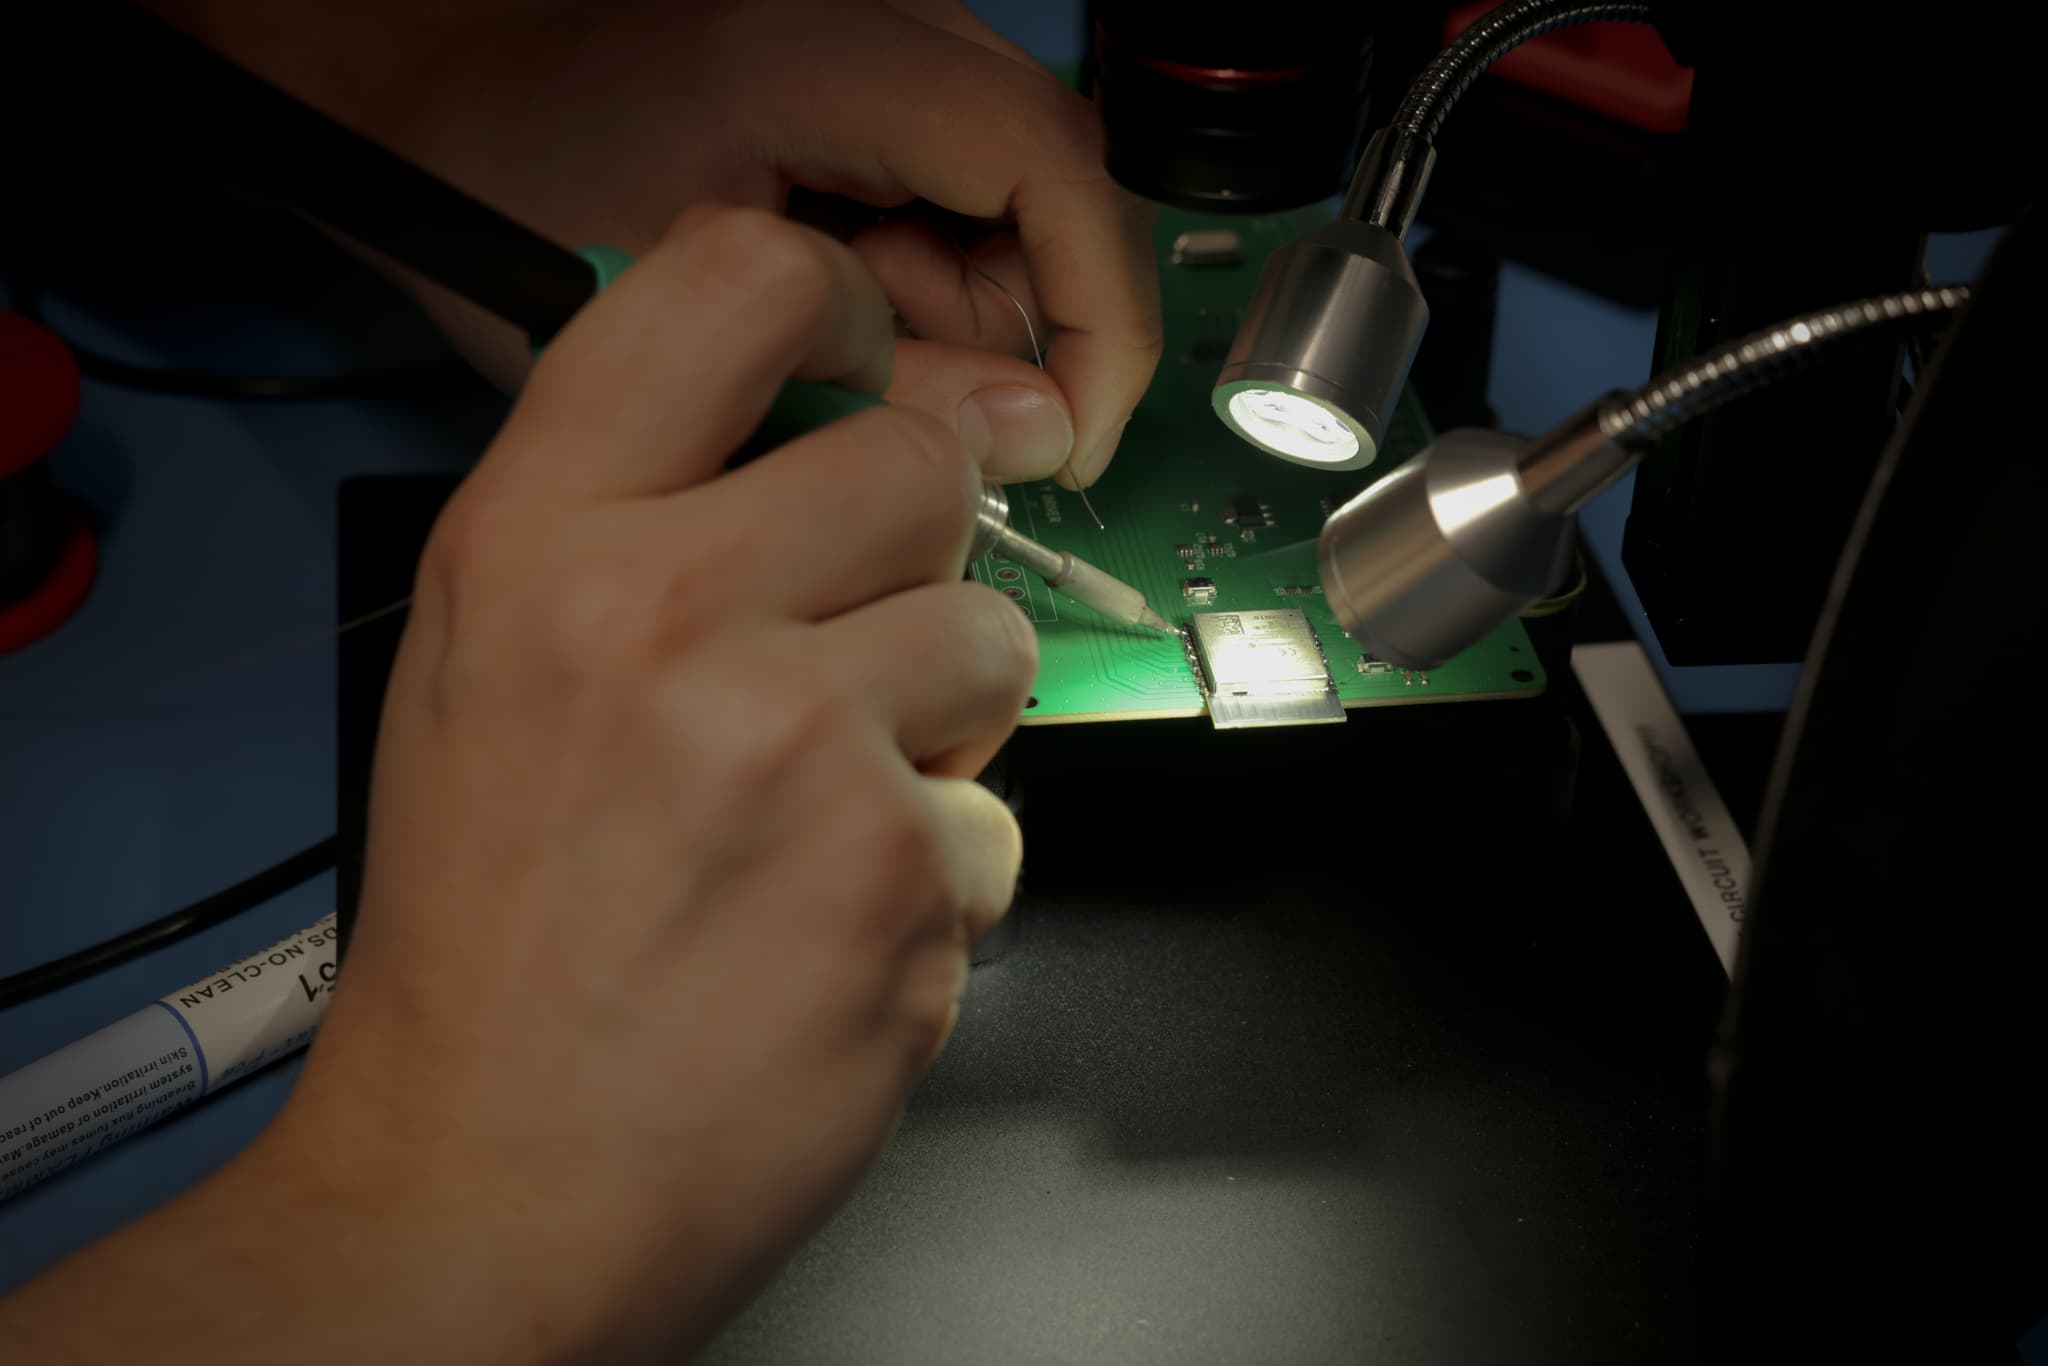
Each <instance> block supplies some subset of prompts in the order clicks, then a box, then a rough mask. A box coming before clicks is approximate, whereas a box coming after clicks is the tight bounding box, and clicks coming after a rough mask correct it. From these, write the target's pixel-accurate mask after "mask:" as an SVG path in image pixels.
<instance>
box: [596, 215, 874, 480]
mask: <svg viewBox="0 0 2048 1366" xmlns="http://www.w3.org/2000/svg"><path fill="white" fill-rule="evenodd" d="M576 254H577V255H578V256H581V257H582V258H583V259H584V260H585V261H587V262H588V263H589V264H590V268H591V270H592V271H593V272H595V273H596V275H597V290H603V289H605V288H607V287H608V286H610V284H611V283H612V281H614V280H616V279H618V278H619V276H620V274H621V273H623V272H624V271H625V269H626V267H628V266H630V265H632V264H633V258H632V256H631V255H629V254H628V253H626V252H623V251H620V250H619V249H618V248H616V247H582V248H580V249H578V251H577V253H576ZM597 290H594V291H592V292H593V293H595V292H597ZM882 401H883V400H882V396H881V395H880V394H863V393H858V392H856V391H854V390H852V389H844V388H841V387H840V386H839V385H837V384H822V383H819V382H817V381H814V380H791V381H790V382H789V383H787V384H785V385H783V386H782V392H781V393H780V394H777V395H776V396H775V402H774V404H773V405H771V406H770V407H769V409H768V415H767V416H766V417H764V418H763V419H761V425H760V426H759V427H757V428H755V429H754V434H753V435H752V436H750V437H748V438H747V440H746V442H745V443H744V444H743V445H742V446H741V447H740V448H739V450H737V451H735V452H734V453H733V457H732V459H731V460H730V461H728V462H727V468H728V469H730V468H732V467H734V466H738V465H744V464H746V463H747V462H748V461H749V460H752V459H754V458H755V457H756V456H759V455H765V454H767V453H768V452H769V451H772V450H774V449H775V448H776V447H777V446H780V445H783V444H785V443H787V442H790V441H794V440H795V439H796V438H798V437H800V436H802V435H803V434H804V433H806V432H814V431H816V430H818V428H820V427H824V426H827V425H829V424H831V423H833V422H837V421H838V420H839V419H840V418H842V417H846V416H849V415H850V414H853V413H857V412H859V411H861V410H862V409H863V408H873V407H875V406H877V405H878V404H880V403H881V402H882Z"/></svg>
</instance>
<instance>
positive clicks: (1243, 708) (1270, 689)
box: [1188, 607, 1344, 730]
mask: <svg viewBox="0 0 2048 1366" xmlns="http://www.w3.org/2000/svg"><path fill="white" fill-rule="evenodd" d="M1188 657H1189V662H1190V663H1191V664H1192V665H1193V667H1194V670H1195V680H1196V682H1198V683H1199V684H1200V685H1201V688H1202V692H1203V694H1204V696H1205V697H1206V698H1207V699H1208V703H1209V720H1210V722H1211V723H1213V724H1214V725H1215V727H1216V729H1218V730H1240V729H1247V728H1250V727H1253V726H1304V725H1315V724H1318V723H1321V722H1325V721H1342V720H1343V719H1344V705H1343V703H1342V702H1341V701H1340V700H1339V699H1338V696H1337V684H1336V680H1335V679H1333V678H1331V677H1330V665H1329V662H1328V661H1327V660H1325V659H1324V657H1323V647H1322V644H1321V642H1319V641H1318V640H1317V639H1316V633H1315V628H1314V627H1312V626H1310V625H1309V620H1308V617H1307V616H1306V615H1304V614H1303V613H1302V611H1301V609H1300V608H1297V607H1284V608H1267V609H1264V610H1262V611H1257V612H1197V613H1195V614H1194V620H1193V623H1192V625H1191V626H1190V628H1189V636H1188Z"/></svg>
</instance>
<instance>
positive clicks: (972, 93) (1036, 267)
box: [760, 17, 1160, 475]
mask: <svg viewBox="0 0 2048 1366" xmlns="http://www.w3.org/2000/svg"><path fill="white" fill-rule="evenodd" d="M831 40H832V45H833V51H834V54H835V55H834V59H833V60H832V62H830V63H829V64H828V63H824V62H818V63H793V64H792V65H791V66H790V67H789V68H786V69H780V70H776V71H772V72H768V73H766V74H765V75H764V77H763V87H764V88H763V89H762V91H761V92H760V93H761V97H762V98H763V100H764V101H772V102H773V104H774V107H776V108H779V109H783V110H784V111H785V117H786V118H788V119H790V120H792V121H795V120H799V119H801V120H803V121H805V123H806V124H810V123H817V124H819V125H820V126H829V128H830V130H831V135H830V136H829V137H825V136H818V137H814V138H808V139H799V140H798V141H796V142H795V143H794V144H793V145H792V146H790V147H789V148H787V149H786V152H785V158H786V159H785V162H784V166H785V169H786V170H787V171H788V172H789V174H790V175H791V176H792V178H794V179H795V180H796V181H798V182H799V183H803V184H812V185H829V186H832V187H833V188H835V189H836V190H838V191H840V192H842V193H850V194H854V195H856V197H859V198H862V199H865V200H869V201H871V202H874V203H889V202H896V201H897V200H898V199H900V198H901V197H902V196H904V195H906V194H907V195H914V196H916V197H918V198H921V199H926V200H929V201H931V202H932V203H934V204H937V205H939V206H940V207H941V208H944V209H948V210H950V211H952V212H954V213H957V214H960V215H963V216H965V217H969V218H980V219H1007V220H1011V221H1014V222H1015V223H1016V224H1017V227H1018V234H1019V239H1020V241H1021V243H1022V245H1023V248H1024V253H1025V264H1026V267H1027V269H1028V271H1029V273H1030V277H1031V286H1032V294H1033V296H1034V297H1035V299H1036V301H1037V303H1038V304H1039V306H1040V307H1041V308H1042V309H1043V310H1044V314H1045V316H1046V318H1047V320H1048V321H1049V322H1050V323H1051V325H1052V326H1053V328H1054V329H1056V330H1058V331H1061V332H1064V333H1067V334H1069V335H1067V336H1065V337H1062V338H1061V339H1059V340H1056V341H1054V342H1053V344H1052V347H1051V357H1052V358H1056V359H1050V358H1049V361H1048V364H1049V367H1050V368H1051V369H1052V372H1053V374H1054V376H1055V378H1056V380H1057V381H1058V383H1059V385H1060V387H1061V389H1062V391H1063V392H1065V393H1066V395H1067V397H1068V400H1069V403H1070V405H1071V407H1072V409H1073V412H1074V418H1075V427H1076V447H1075V450H1076V456H1077V460H1076V464H1077V466H1084V465H1085V468H1084V475H1092V474H1093V473H1096V472H1099V471H1100V470H1101V468H1102V465H1103V464H1104V463H1105V462H1106V460H1107V458H1108V455H1109V452H1110V450H1111V449H1113V447H1114V443H1115V439H1116V436H1117V434H1118V433H1119V432H1120V431H1121V429H1122V426H1123V423H1124V421H1125V419H1126V418H1128V417H1129V416H1130V414H1131V411H1132V409H1134V408H1135V407H1136V406H1137V403H1138V400H1139V399H1140V398H1141V397H1143V395H1144V392H1145V387H1146V385H1147V384H1149V383H1150V381H1151V377H1152V371H1153V368H1154V366H1155V365H1156V363H1157V359H1158V354H1159V348H1160V337H1159V279H1158V268H1157V266H1156V264H1155V263H1154V259H1153V254H1152V247H1151V233H1150V224H1149V211H1148V210H1147V208H1146V206H1145V205H1144V203H1143V201H1141V200H1139V199H1138V198H1136V197H1135V196H1134V195H1131V194H1129V193H1128V192H1127V191H1125V190H1124V189H1123V188H1122V187H1120V186H1118V185H1117V184H1116V183H1115V182H1114V181H1113V180H1111V179H1110V177H1109V173H1108V172H1107V171H1106V170H1105V169H1104V167H1103V161H1102V134H1101V128H1100V125H1099V123H1098V122H1097V120H1096V116H1095V111H1094V109H1093V108H1092V107H1091V106H1090V105H1089V104H1088V102H1087V101H1086V100H1083V99H1082V98H1081V97H1080V96H1079V95H1077V94H1075V93H1074V92H1073V91H1072V90H1069V89H1068V88H1067V87H1066V86H1064V85H1062V84H1061V83H1060V82H1059V81H1058V80H1057V79H1056V78H1055V77H1054V76H1053V75H1052V73H1051V72H1049V71H1046V70H1044V69H1043V68H1039V69H1032V68H1028V67H1026V66H1024V65H1022V64H1020V63H1018V62H1015V61H1012V60H1010V59H1009V58H1008V57H1006V56H1004V55H1002V54H1001V53H999V52H995V51H991V50H989V49H988V48H987V47H985V46H983V45H981V44H978V43H974V42H970V41H968V40H967V39H965V38H962V37H959V36H957V35H956V34H953V33H950V32H946V31H943V30H941V29H939V28H936V27H933V26H931V25H930V24H927V23H923V22H919V21H916V20H911V19H907V18H905V19H902V21H901V22H900V23H899V24H896V25H890V26H887V27H886V28H885V27H884V26H883V25H877V24H871V23H867V24H864V23H855V22H853V20H852V18H851V17H849V18H848V19H847V20H846V21H845V23H844V26H843V27H837V28H835V29H834V31H833V32H832V34H831ZM877 90H888V91H898V90H903V91H916V92H917V96H916V98H891V99H878V98H877V97H876V92H877Z"/></svg>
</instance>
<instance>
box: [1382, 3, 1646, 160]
mask: <svg viewBox="0 0 2048 1366" xmlns="http://www.w3.org/2000/svg"><path fill="white" fill-rule="evenodd" d="M1652 18H1653V16H1652V15H1651V13H1650V7H1649V6H1648V5H1646V4H1643V3H1640V0H1636V3H1630V0H1509V3H1508V4H1505V5H1502V6H1500V7H1499V8H1498V9H1494V10H1490V11H1488V12H1487V13H1486V14H1484V15H1481V16H1480V17H1479V18H1478V19H1477V20H1475V21H1474V22H1473V23H1472V25H1471V27H1469V28H1467V29H1466V30H1465V31H1464V32H1463V33H1460V34H1459V35H1458V36H1457V37H1456V38H1455V39H1453V40H1452V41H1451V43H1450V44H1449V46H1447V47H1445V48H1444V50H1443V51H1442V52H1439V53H1438V54H1437V55H1436V57H1435V58H1434V59H1432V60H1431V62H1430V63H1429V65H1428V66H1425V67H1424V68H1423V69H1422V71H1421V73H1420V74H1419V75H1417V76H1416V78H1415V80H1414V81H1413V82H1412V83H1411V84H1410V85H1409V87H1408V93H1407V95H1406V96H1405V97H1404V98H1403V99H1402V101H1401V107H1400V108H1399V109H1397V110H1395V111H1394V117H1393V120H1392V126H1393V127H1395V128H1397V129H1399V130H1401V131H1402V132H1405V133H1409V134H1412V135H1413V136H1415V137H1418V138H1420V139H1422V141H1424V142H1427V143H1433V142H1435V141H1436V135H1437V133H1438V132H1439V131H1440V130H1441V129H1442V128H1443V123H1444V118H1445V116H1446V115H1448V114H1449V113H1450V112H1451V106H1452V105H1454V104H1456V103H1457V102H1458V99H1459V97H1460V96H1462V95H1463V94H1464V93H1465V91H1466V90H1467V89H1469V88H1470V87H1471V85H1472V83H1473V82H1474V81H1476V80H1478V79H1479V78H1480V76H1482V75H1483V74H1485V71H1486V68H1488V67H1490V66H1492V65H1493V64H1494V63H1495V62H1497V61H1499V60H1500V59H1501V58H1502V57H1504V56H1506V55H1507V54H1508V53H1509V52H1510V51H1512V50H1513V49H1515V48H1517V47H1519V46H1521V45H1522V44H1523V43H1526V42H1528V41H1529V40H1530V39H1531V38H1539V37H1541V36H1542V35H1544V34H1546V33H1548V32H1550V31H1551V30H1552V29H1559V28H1564V27H1566V26H1568V25H1572V24H1592V23H1634V24H1647V23H1650V22H1652Z"/></svg>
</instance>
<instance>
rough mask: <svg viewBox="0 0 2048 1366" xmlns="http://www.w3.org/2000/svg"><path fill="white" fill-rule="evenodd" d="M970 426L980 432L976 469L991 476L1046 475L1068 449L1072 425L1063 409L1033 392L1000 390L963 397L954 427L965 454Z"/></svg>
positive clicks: (970, 444)
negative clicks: (981, 435) (980, 469)
mask: <svg viewBox="0 0 2048 1366" xmlns="http://www.w3.org/2000/svg"><path fill="white" fill-rule="evenodd" d="M976 424H979V425H980V428H981V430H982V431H983V432H985V433H986V436H985V437H983V438H982V440H983V445H982V453H981V454H980V456H979V459H980V460H981V467H982V469H983V471H984V472H986V473H987V474H989V475H991V476H993V477H998V478H1013V479H1015V478H1038V477H1041V476H1044V475H1048V474H1051V473H1052V472H1053V471H1054V470H1056V469H1058V468H1059V467H1060V466H1061V465H1064V464H1065V463H1066V462H1067V456H1068V455H1069V454H1070V453H1071V452H1072V451H1073V449H1074V424H1073V422H1072V420H1071V419H1069V418H1068V417H1067V410H1066V409H1065V408H1063V407H1061V406H1060V404H1059V401H1058V400H1057V399H1054V398H1052V397H1051V396H1050V395H1048V394H1043V393H1040V392H1039V391H1038V390H1036V389H1025V388H1022V387H1015V386H1004V387H999V388H994V389H981V390H978V391H976V392H974V393H972V394H969V395H968V396H967V399H966V401H965V402H963V403H962V404H961V405H960V417H959V421H958V422H957V423H956V424H955V425H956V426H957V427H958V429H959V432H960V440H961V444H962V445H964V446H966V447H967V450H968V453H969V454H974V453H975V440H976V436H975V435H970V428H972V427H974V426H975V425H976Z"/></svg>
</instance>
